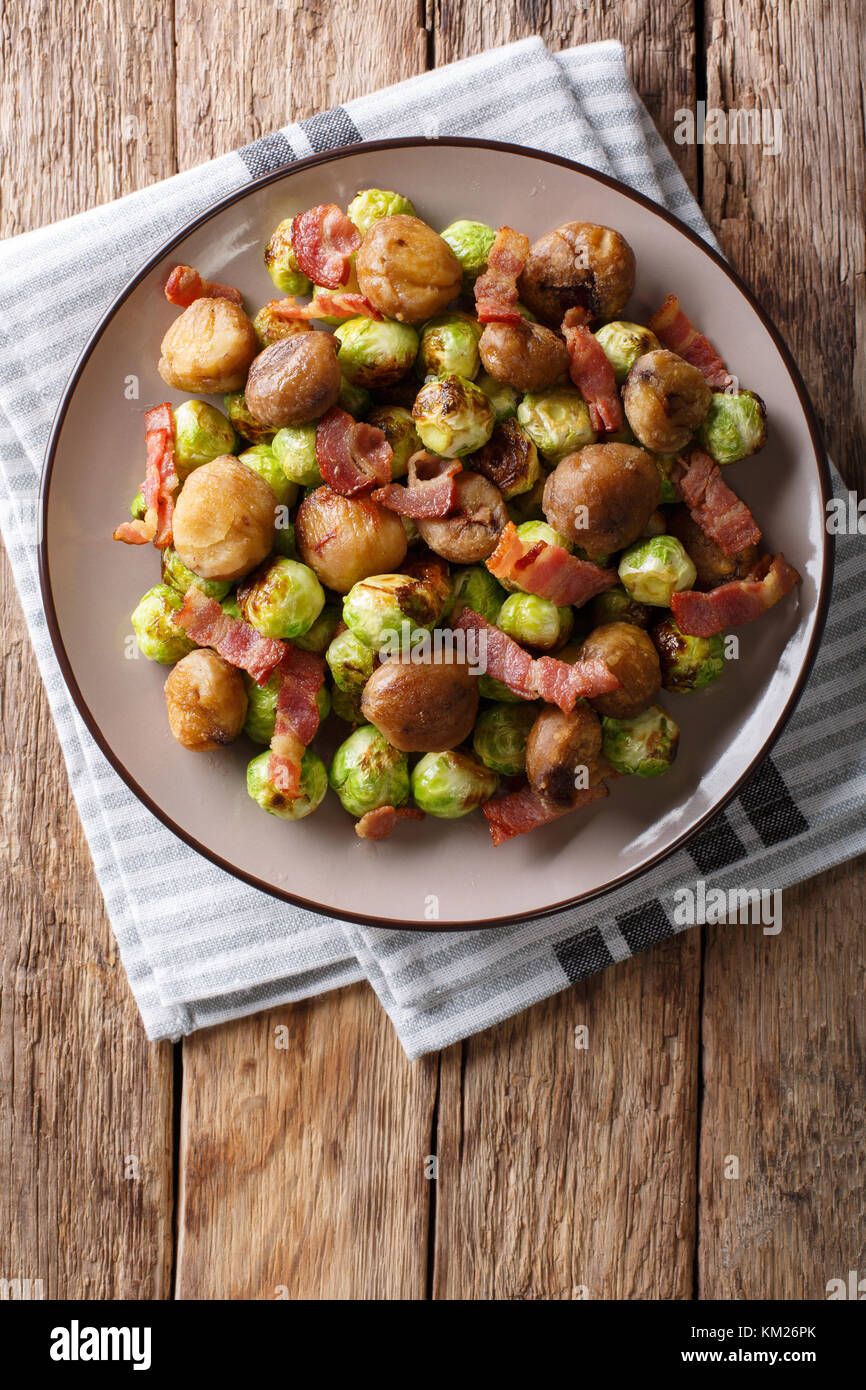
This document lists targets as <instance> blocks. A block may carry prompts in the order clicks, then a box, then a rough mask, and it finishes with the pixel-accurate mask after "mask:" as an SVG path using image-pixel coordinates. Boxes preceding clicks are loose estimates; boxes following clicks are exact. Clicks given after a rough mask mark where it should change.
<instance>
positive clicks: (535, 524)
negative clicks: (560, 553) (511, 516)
mask: <svg viewBox="0 0 866 1390" xmlns="http://www.w3.org/2000/svg"><path fill="white" fill-rule="evenodd" d="M517 534H518V536H519V537H520V539H521V540H522V541H523V544H524V545H537V544H538V542H539V541H546V542H547V544H548V545H561V546H562V548H563V550H567V551H568V553H569V555H570V554H571V552H572V551H573V550H574V546H573V544H572V543H571V541H570V540H568V539H567V537H565V536H563V535H561V533H560V532H559V531H555V530H554V529H553V527H552V526H551V525H550V524H549V523H548V522H546V521H522V522H521V523H520V525H519V526H518V528H517Z"/></svg>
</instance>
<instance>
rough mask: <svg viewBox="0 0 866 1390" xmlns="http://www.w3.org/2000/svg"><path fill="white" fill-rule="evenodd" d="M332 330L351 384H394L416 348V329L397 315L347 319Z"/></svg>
mask: <svg viewBox="0 0 866 1390" xmlns="http://www.w3.org/2000/svg"><path fill="white" fill-rule="evenodd" d="M334 332H335V336H336V337H337V338H339V340H340V348H339V351H338V352H337V361H338V362H339V364H340V370H341V371H342V373H343V376H344V377H346V378H347V380H348V381H350V382H351V383H352V385H353V386H364V387H371V388H374V389H375V388H376V387H381V386H393V384H394V382H396V381H399V380H400V378H401V376H405V374H406V372H408V370H409V368H410V367H411V366H412V363H413V362H414V361H415V354H416V353H417V351H418V334H417V333H416V332H415V329H414V328H413V327H412V325H411V324H409V323H398V322H397V320H396V319H381V320H380V319H368V318H363V317H361V318H356V319H347V320H346V321H345V322H344V323H341V324H340V326H339V328H337V329H335V330H334Z"/></svg>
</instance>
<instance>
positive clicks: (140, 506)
mask: <svg viewBox="0 0 866 1390" xmlns="http://www.w3.org/2000/svg"><path fill="white" fill-rule="evenodd" d="M146 512H147V507H146V506H145V502H144V497H143V496H142V494H141V493H140V492H137V493H136V494H135V496H134V497H133V499H132V501H131V502H130V504H129V515H130V516H131V517H132V519H133V521H144V518H145V514H146Z"/></svg>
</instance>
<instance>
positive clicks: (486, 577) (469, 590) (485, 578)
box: [443, 565, 505, 627]
mask: <svg viewBox="0 0 866 1390" xmlns="http://www.w3.org/2000/svg"><path fill="white" fill-rule="evenodd" d="M504 602H505V590H504V589H503V587H502V585H501V584H500V583H499V581H498V580H496V579H494V578H493V575H492V574H491V573H490V571H489V570H488V569H485V568H484V566H483V565H467V566H466V567H465V568H464V569H457V570H455V571H454V573H453V574H452V576H451V594H450V597H449V599H448V603H447V604H446V606H445V612H444V614H443V618H447V619H448V624H449V626H450V627H453V626H454V624H455V623H456V621H457V619H458V618H459V617H460V614H461V613H462V612H463V609H464V608H471V609H472V610H473V612H475V613H478V614H480V616H481V617H482V618H486V619H487V621H488V623H495V622H496V619H497V618H498V617H499V610H500V608H501V607H502V605H503V603H504Z"/></svg>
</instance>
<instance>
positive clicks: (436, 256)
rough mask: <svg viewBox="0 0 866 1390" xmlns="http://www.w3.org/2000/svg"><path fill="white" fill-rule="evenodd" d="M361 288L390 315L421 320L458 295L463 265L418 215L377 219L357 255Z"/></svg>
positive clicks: (421, 321) (378, 307)
mask: <svg viewBox="0 0 866 1390" xmlns="http://www.w3.org/2000/svg"><path fill="white" fill-rule="evenodd" d="M355 268H356V270H357V273H358V284H359V286H360V288H361V293H362V294H365V295H366V296H367V298H368V299H369V301H370V303H371V304H372V305H373V306H374V307H375V308H376V309H378V310H379V312H380V313H381V314H384V315H385V316H386V318H389V319H399V320H400V322H401V323H423V322H424V320H425V319H429V318H432V317H433V315H434V314H438V313H441V311H442V310H443V309H444V308H445V307H446V306H447V305H448V304H450V303H451V301H452V299H456V298H457V296H458V295H459V293H460V286H461V282H462V279H463V270H462V267H461V265H460V262H459V261H458V259H457V257H456V256H455V255H454V252H453V251H452V250H451V247H450V246H449V245H448V243H447V241H443V240H442V238H441V236H439V234H438V233H437V232H434V230H433V228H432V227H428V225H427V223H426V222H422V221H421V219H420V217H409V216H408V215H407V214H406V213H397V214H395V215H394V216H393V217H382V218H380V220H379V221H378V222H374V223H373V225H372V227H371V228H370V229H369V231H368V232H367V234H366V236H365V237H364V240H363V241H362V242H361V245H360V246H359V248H358V253H357V255H356V257H355Z"/></svg>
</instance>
